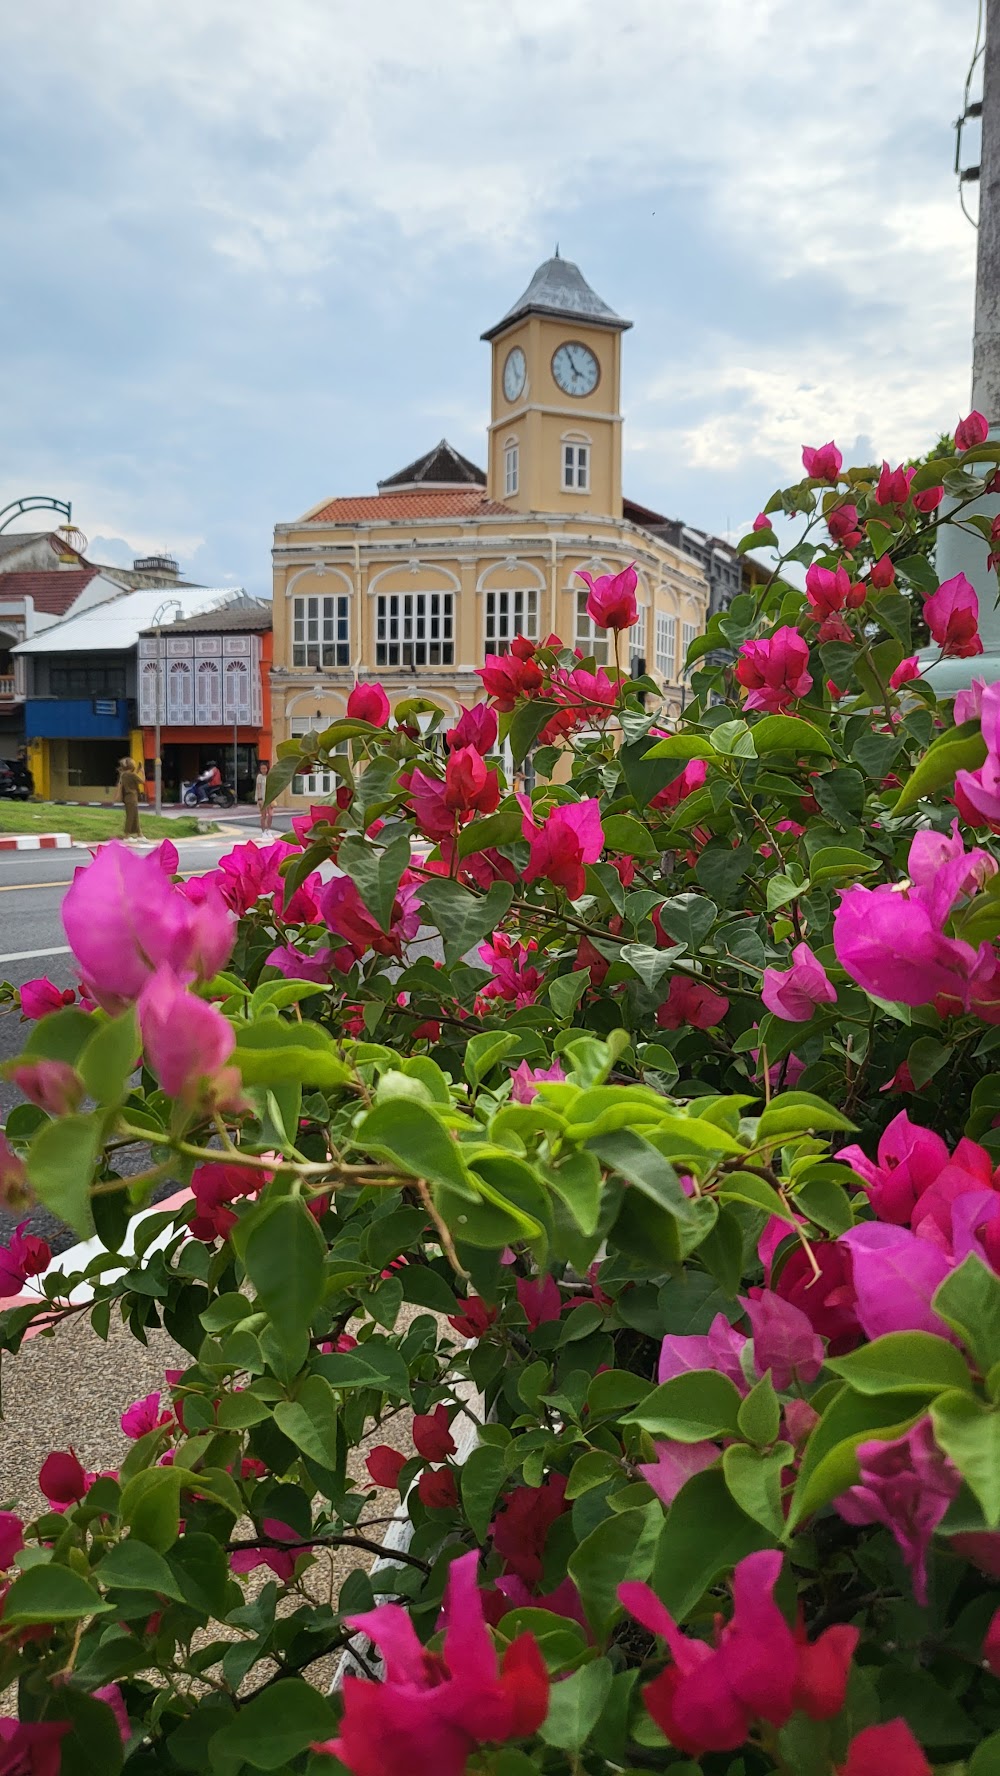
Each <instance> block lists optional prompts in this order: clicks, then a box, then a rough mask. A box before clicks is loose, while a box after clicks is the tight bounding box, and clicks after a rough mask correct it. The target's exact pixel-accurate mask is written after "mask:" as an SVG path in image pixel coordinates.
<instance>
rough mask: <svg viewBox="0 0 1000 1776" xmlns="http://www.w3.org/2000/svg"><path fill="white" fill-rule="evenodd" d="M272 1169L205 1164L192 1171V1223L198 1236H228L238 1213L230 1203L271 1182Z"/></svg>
mask: <svg viewBox="0 0 1000 1776" xmlns="http://www.w3.org/2000/svg"><path fill="white" fill-rule="evenodd" d="M270 1178H271V1173H270V1172H263V1171H262V1172H251V1171H249V1170H248V1169H247V1167H246V1166H240V1165H224V1164H219V1165H202V1166H198V1167H196V1169H195V1171H193V1172H192V1174H191V1194H192V1196H193V1197H194V1213H193V1214H192V1215H191V1217H190V1227H191V1232H192V1233H193V1235H194V1237H195V1239H200V1240H206V1241H209V1240H215V1239H225V1237H226V1235H227V1234H228V1232H229V1230H230V1228H232V1227H235V1226H236V1222H237V1219H238V1217H237V1216H236V1215H235V1214H234V1212H233V1210H232V1209H231V1208H230V1207H229V1204H230V1203H232V1202H235V1201H236V1199H237V1198H238V1197H241V1196H253V1195H255V1194H256V1192H257V1191H258V1190H262V1189H263V1187H264V1185H265V1184H267V1183H269V1181H270Z"/></svg>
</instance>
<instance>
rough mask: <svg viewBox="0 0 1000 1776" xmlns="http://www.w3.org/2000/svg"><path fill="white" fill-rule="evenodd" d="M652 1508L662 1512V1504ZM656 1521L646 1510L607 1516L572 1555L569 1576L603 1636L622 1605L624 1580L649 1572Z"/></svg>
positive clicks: (569, 1563)
mask: <svg viewBox="0 0 1000 1776" xmlns="http://www.w3.org/2000/svg"><path fill="white" fill-rule="evenodd" d="M651 1509H652V1510H655V1512H656V1515H657V1516H659V1506H658V1505H654V1506H653V1507H652V1508H651ZM652 1521H653V1518H652V1516H651V1515H647V1513H646V1511H621V1512H619V1513H618V1514H617V1515H616V1516H614V1517H606V1518H605V1519H604V1522H603V1523H599V1524H598V1525H597V1528H596V1529H593V1530H591V1532H590V1534H589V1535H588V1536H585V1537H584V1538H583V1540H582V1541H581V1543H580V1545H579V1547H578V1548H576V1549H575V1550H574V1552H573V1553H572V1554H571V1555H570V1557H569V1562H568V1570H569V1576H570V1578H571V1579H572V1580H573V1582H574V1584H575V1585H576V1588H577V1590H578V1591H579V1593H580V1596H581V1598H582V1599H583V1607H584V1609H585V1610H586V1612H587V1616H588V1619H589V1621H590V1623H591V1625H592V1627H593V1629H594V1632H595V1634H596V1635H597V1636H598V1638H599V1639H603V1637H604V1635H605V1633H606V1632H607V1629H608V1627H609V1626H610V1623H611V1621H612V1620H613V1618H614V1616H615V1615H616V1614H617V1612H618V1609H619V1607H620V1606H619V1603H618V1587H619V1585H620V1584H621V1582H622V1580H623V1579H644V1578H646V1577H647V1575H648V1573H649V1569H650V1566H651V1565H652V1561H653V1551H654V1547H655V1541H654V1539H653V1536H652V1534H651V1527H650V1526H651V1523H652Z"/></svg>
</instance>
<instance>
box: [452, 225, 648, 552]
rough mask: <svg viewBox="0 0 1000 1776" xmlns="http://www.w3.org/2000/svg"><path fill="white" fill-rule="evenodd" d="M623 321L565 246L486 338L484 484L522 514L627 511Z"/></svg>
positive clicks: (626, 323) (618, 514) (612, 513)
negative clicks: (489, 360)
mask: <svg viewBox="0 0 1000 1776" xmlns="http://www.w3.org/2000/svg"><path fill="white" fill-rule="evenodd" d="M631 325H632V323H631V321H624V320H622V318H621V316H620V315H617V314H615V312H614V310H613V309H611V308H609V307H608V305H607V303H606V302H602V300H601V298H600V297H599V296H598V295H597V294H596V292H595V291H593V290H592V289H591V288H590V285H589V284H588V283H587V280H586V278H585V277H584V276H583V273H582V272H581V271H580V269H579V267H578V266H576V265H574V264H573V263H572V261H571V260H569V259H561V258H560V256H559V249H558V248H556V252H555V254H554V256H553V258H551V259H547V260H546V261H545V263H544V265H540V266H539V268H538V270H537V271H536V272H535V275H534V277H533V278H532V280H531V282H530V284H529V285H528V288H527V289H526V290H525V292H524V294H523V296H520V297H519V298H518V300H517V301H516V302H515V303H514V306H513V307H512V308H510V309H508V310H507V313H506V314H505V315H504V317H503V319H502V320H501V321H498V322H497V324H496V326H495V327H490V328H488V330H487V331H486V332H485V333H484V334H483V336H482V337H483V338H484V339H486V340H488V341H489V342H490V345H491V346H492V350H493V375H492V401H491V420H490V431H489V470H488V480H487V492H488V494H489V497H490V498H491V499H495V500H502V501H503V502H504V504H505V505H507V506H511V507H513V508H514V509H515V510H516V511H520V512H565V513H567V514H570V513H571V514H573V515H574V516H577V515H580V516H583V515H584V514H587V513H591V512H593V513H600V514H602V515H603V516H605V517H608V518H620V517H621V515H622V445H621V438H622V416H621V411H620V399H619V397H620V390H621V337H622V334H623V333H624V332H625V331H626V329H627V328H628V327H630V326H631Z"/></svg>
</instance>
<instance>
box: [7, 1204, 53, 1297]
mask: <svg viewBox="0 0 1000 1776" xmlns="http://www.w3.org/2000/svg"><path fill="white" fill-rule="evenodd" d="M27 1225H28V1223H27V1221H22V1222H21V1223H20V1225H19V1226H17V1227H15V1229H14V1231H13V1233H12V1234H11V1236H10V1239H9V1240H8V1241H7V1244H6V1246H3V1247H0V1299H3V1298H6V1297H9V1296H11V1295H19V1294H20V1293H21V1290H22V1288H23V1287H24V1284H25V1283H26V1281H27V1279H28V1277H33V1276H40V1275H41V1274H42V1272H43V1271H44V1270H47V1269H48V1267H49V1265H50V1264H51V1262H52V1249H51V1247H50V1246H49V1244H48V1241H47V1240H43V1239H41V1238H40V1237H39V1235H38V1234H37V1233H25V1231H24V1230H25V1228H26V1227H27Z"/></svg>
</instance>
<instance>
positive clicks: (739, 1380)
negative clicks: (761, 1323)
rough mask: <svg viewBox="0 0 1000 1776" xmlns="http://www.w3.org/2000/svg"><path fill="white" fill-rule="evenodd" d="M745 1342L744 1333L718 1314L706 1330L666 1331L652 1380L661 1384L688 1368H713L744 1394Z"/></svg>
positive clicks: (745, 1384)
mask: <svg viewBox="0 0 1000 1776" xmlns="http://www.w3.org/2000/svg"><path fill="white" fill-rule="evenodd" d="M746 1341H747V1335H746V1333H745V1332H737V1330H736V1328H735V1327H734V1326H731V1325H730V1324H729V1321H728V1320H727V1319H726V1316H725V1314H721V1313H720V1314H716V1316H715V1318H714V1320H713V1321H712V1324H711V1326H710V1327H709V1329H708V1331H707V1332H704V1333H700V1332H669V1333H668V1334H667V1336H666V1338H665V1339H664V1340H663V1343H662V1344H661V1346H660V1359H659V1364H658V1367H657V1372H656V1379H657V1381H658V1382H660V1384H661V1385H662V1383H663V1382H665V1381H672V1380H673V1378H674V1376H675V1375H686V1374H687V1373H688V1371H689V1370H691V1369H717V1370H718V1371H719V1374H720V1375H727V1376H728V1377H729V1380H730V1381H732V1382H734V1383H735V1385H736V1386H737V1387H738V1388H739V1390H740V1393H741V1394H745V1393H747V1392H748V1391H749V1389H748V1385H747V1380H746V1377H745V1375H744V1373H743V1365H742V1362H741V1360H740V1359H741V1357H742V1354H743V1346H744V1345H745V1344H746Z"/></svg>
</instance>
